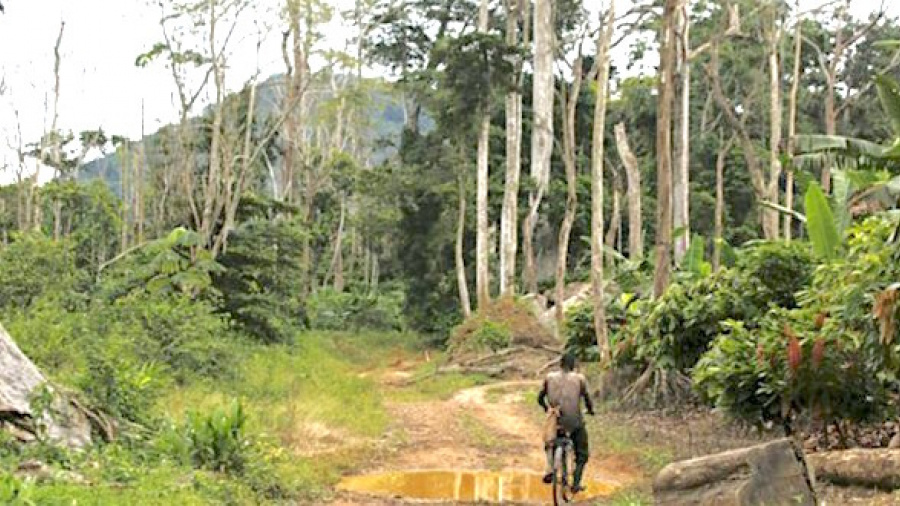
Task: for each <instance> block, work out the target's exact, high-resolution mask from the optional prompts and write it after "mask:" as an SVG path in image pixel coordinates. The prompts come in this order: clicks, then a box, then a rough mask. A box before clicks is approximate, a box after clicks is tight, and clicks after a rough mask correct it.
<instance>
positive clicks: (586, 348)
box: [562, 293, 638, 360]
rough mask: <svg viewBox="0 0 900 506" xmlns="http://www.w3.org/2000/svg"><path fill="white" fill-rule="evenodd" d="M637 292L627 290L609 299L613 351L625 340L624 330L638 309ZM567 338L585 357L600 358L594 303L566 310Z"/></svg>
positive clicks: (564, 328) (607, 307)
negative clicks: (595, 329) (595, 327)
mask: <svg viewBox="0 0 900 506" xmlns="http://www.w3.org/2000/svg"><path fill="white" fill-rule="evenodd" d="M637 300H638V299H637V298H636V296H635V295H634V294H631V293H624V294H621V295H620V296H618V297H615V298H607V300H606V325H607V329H608V334H607V336H608V338H609V343H610V346H611V347H612V349H613V350H615V349H616V348H617V346H618V345H619V343H620V339H621V337H622V336H621V331H622V329H623V328H624V327H625V325H627V323H628V321H629V319H630V317H633V316H635V315H636V313H635V311H634V307H636V306H635V305H634V303H635V301H637ZM562 333H563V337H564V338H565V341H566V348H567V349H572V350H575V352H576V353H577V354H578V357H579V358H580V359H582V360H597V359H599V353H598V350H597V348H596V344H595V343H596V339H597V336H596V332H595V331H594V305H593V304H592V303H590V302H581V303H579V304H576V305H575V306H573V307H572V308H570V309H569V310H568V311H567V312H566V316H565V322H564V324H563V329H562Z"/></svg>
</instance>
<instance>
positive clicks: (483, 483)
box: [338, 470, 618, 503]
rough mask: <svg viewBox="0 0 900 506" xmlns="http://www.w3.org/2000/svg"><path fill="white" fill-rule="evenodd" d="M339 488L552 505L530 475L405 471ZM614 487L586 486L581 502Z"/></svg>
mask: <svg viewBox="0 0 900 506" xmlns="http://www.w3.org/2000/svg"><path fill="white" fill-rule="evenodd" d="M338 488H339V489H341V490H345V491H349V492H357V493H364V494H372V495H378V496H383V497H391V498H403V499H413V500H436V501H467V502H471V501H483V502H496V503H500V502H507V501H510V502H526V503H527V502H536V503H547V502H548V501H550V502H552V501H553V497H552V491H551V487H550V485H547V484H545V483H544V482H542V481H541V475H539V474H536V473H531V472H527V471H503V472H491V471H435V470H429V471H405V472H392V473H385V474H373V475H366V476H351V477H347V478H344V479H343V480H341V482H340V484H338ZM617 488H618V487H617V485H616V484H614V483H598V482H588V483H585V491H584V492H581V493H580V494H578V497H577V498H576V499H577V500H585V499H591V498H594V497H602V496H606V495H610V494H612V492H614V491H615V490H616V489H617Z"/></svg>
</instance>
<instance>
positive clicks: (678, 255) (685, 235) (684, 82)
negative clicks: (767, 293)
mask: <svg viewBox="0 0 900 506" xmlns="http://www.w3.org/2000/svg"><path fill="white" fill-rule="evenodd" d="M690 27H691V16H690V2H689V1H687V0H685V1H684V2H682V4H681V5H680V6H679V8H678V10H677V12H676V21H675V32H674V40H673V43H674V44H675V56H676V58H675V75H677V76H678V81H677V84H675V87H676V89H677V91H678V100H676V101H675V108H674V117H675V142H674V156H675V160H674V161H675V169H674V171H673V183H672V220H673V221H672V225H673V227H674V228H675V230H676V231H677V233H678V235H677V236H676V237H675V238H674V239H675V250H674V254H675V258H674V260H675V263H676V264H679V263H681V259H682V258H683V257H684V254H685V253H687V250H688V247H689V246H690V241H691V221H690V173H689V169H690V150H691V148H690V136H691V133H690V125H691V112H690V111H691V61H690V56H691V55H690V52H691V38H690Z"/></svg>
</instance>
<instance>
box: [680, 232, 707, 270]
mask: <svg viewBox="0 0 900 506" xmlns="http://www.w3.org/2000/svg"><path fill="white" fill-rule="evenodd" d="M705 251H706V239H705V238H704V237H703V236H702V235H700V234H694V237H693V238H692V239H691V245H690V246H689V247H688V250H687V251H686V252H685V253H684V270H686V271H688V272H693V273H694V274H700V275H703V271H704V269H703V264H704V263H705V262H704V259H703V256H704V252H705Z"/></svg>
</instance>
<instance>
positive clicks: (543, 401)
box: [537, 379, 547, 411]
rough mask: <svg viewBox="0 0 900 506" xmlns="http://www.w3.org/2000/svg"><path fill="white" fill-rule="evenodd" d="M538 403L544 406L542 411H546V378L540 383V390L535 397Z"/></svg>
mask: <svg viewBox="0 0 900 506" xmlns="http://www.w3.org/2000/svg"><path fill="white" fill-rule="evenodd" d="M537 402H538V404H539V405H540V406H541V407H542V408H544V411H547V380H546V379H545V380H544V383H543V384H542V385H541V391H540V392H538V398H537Z"/></svg>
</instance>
